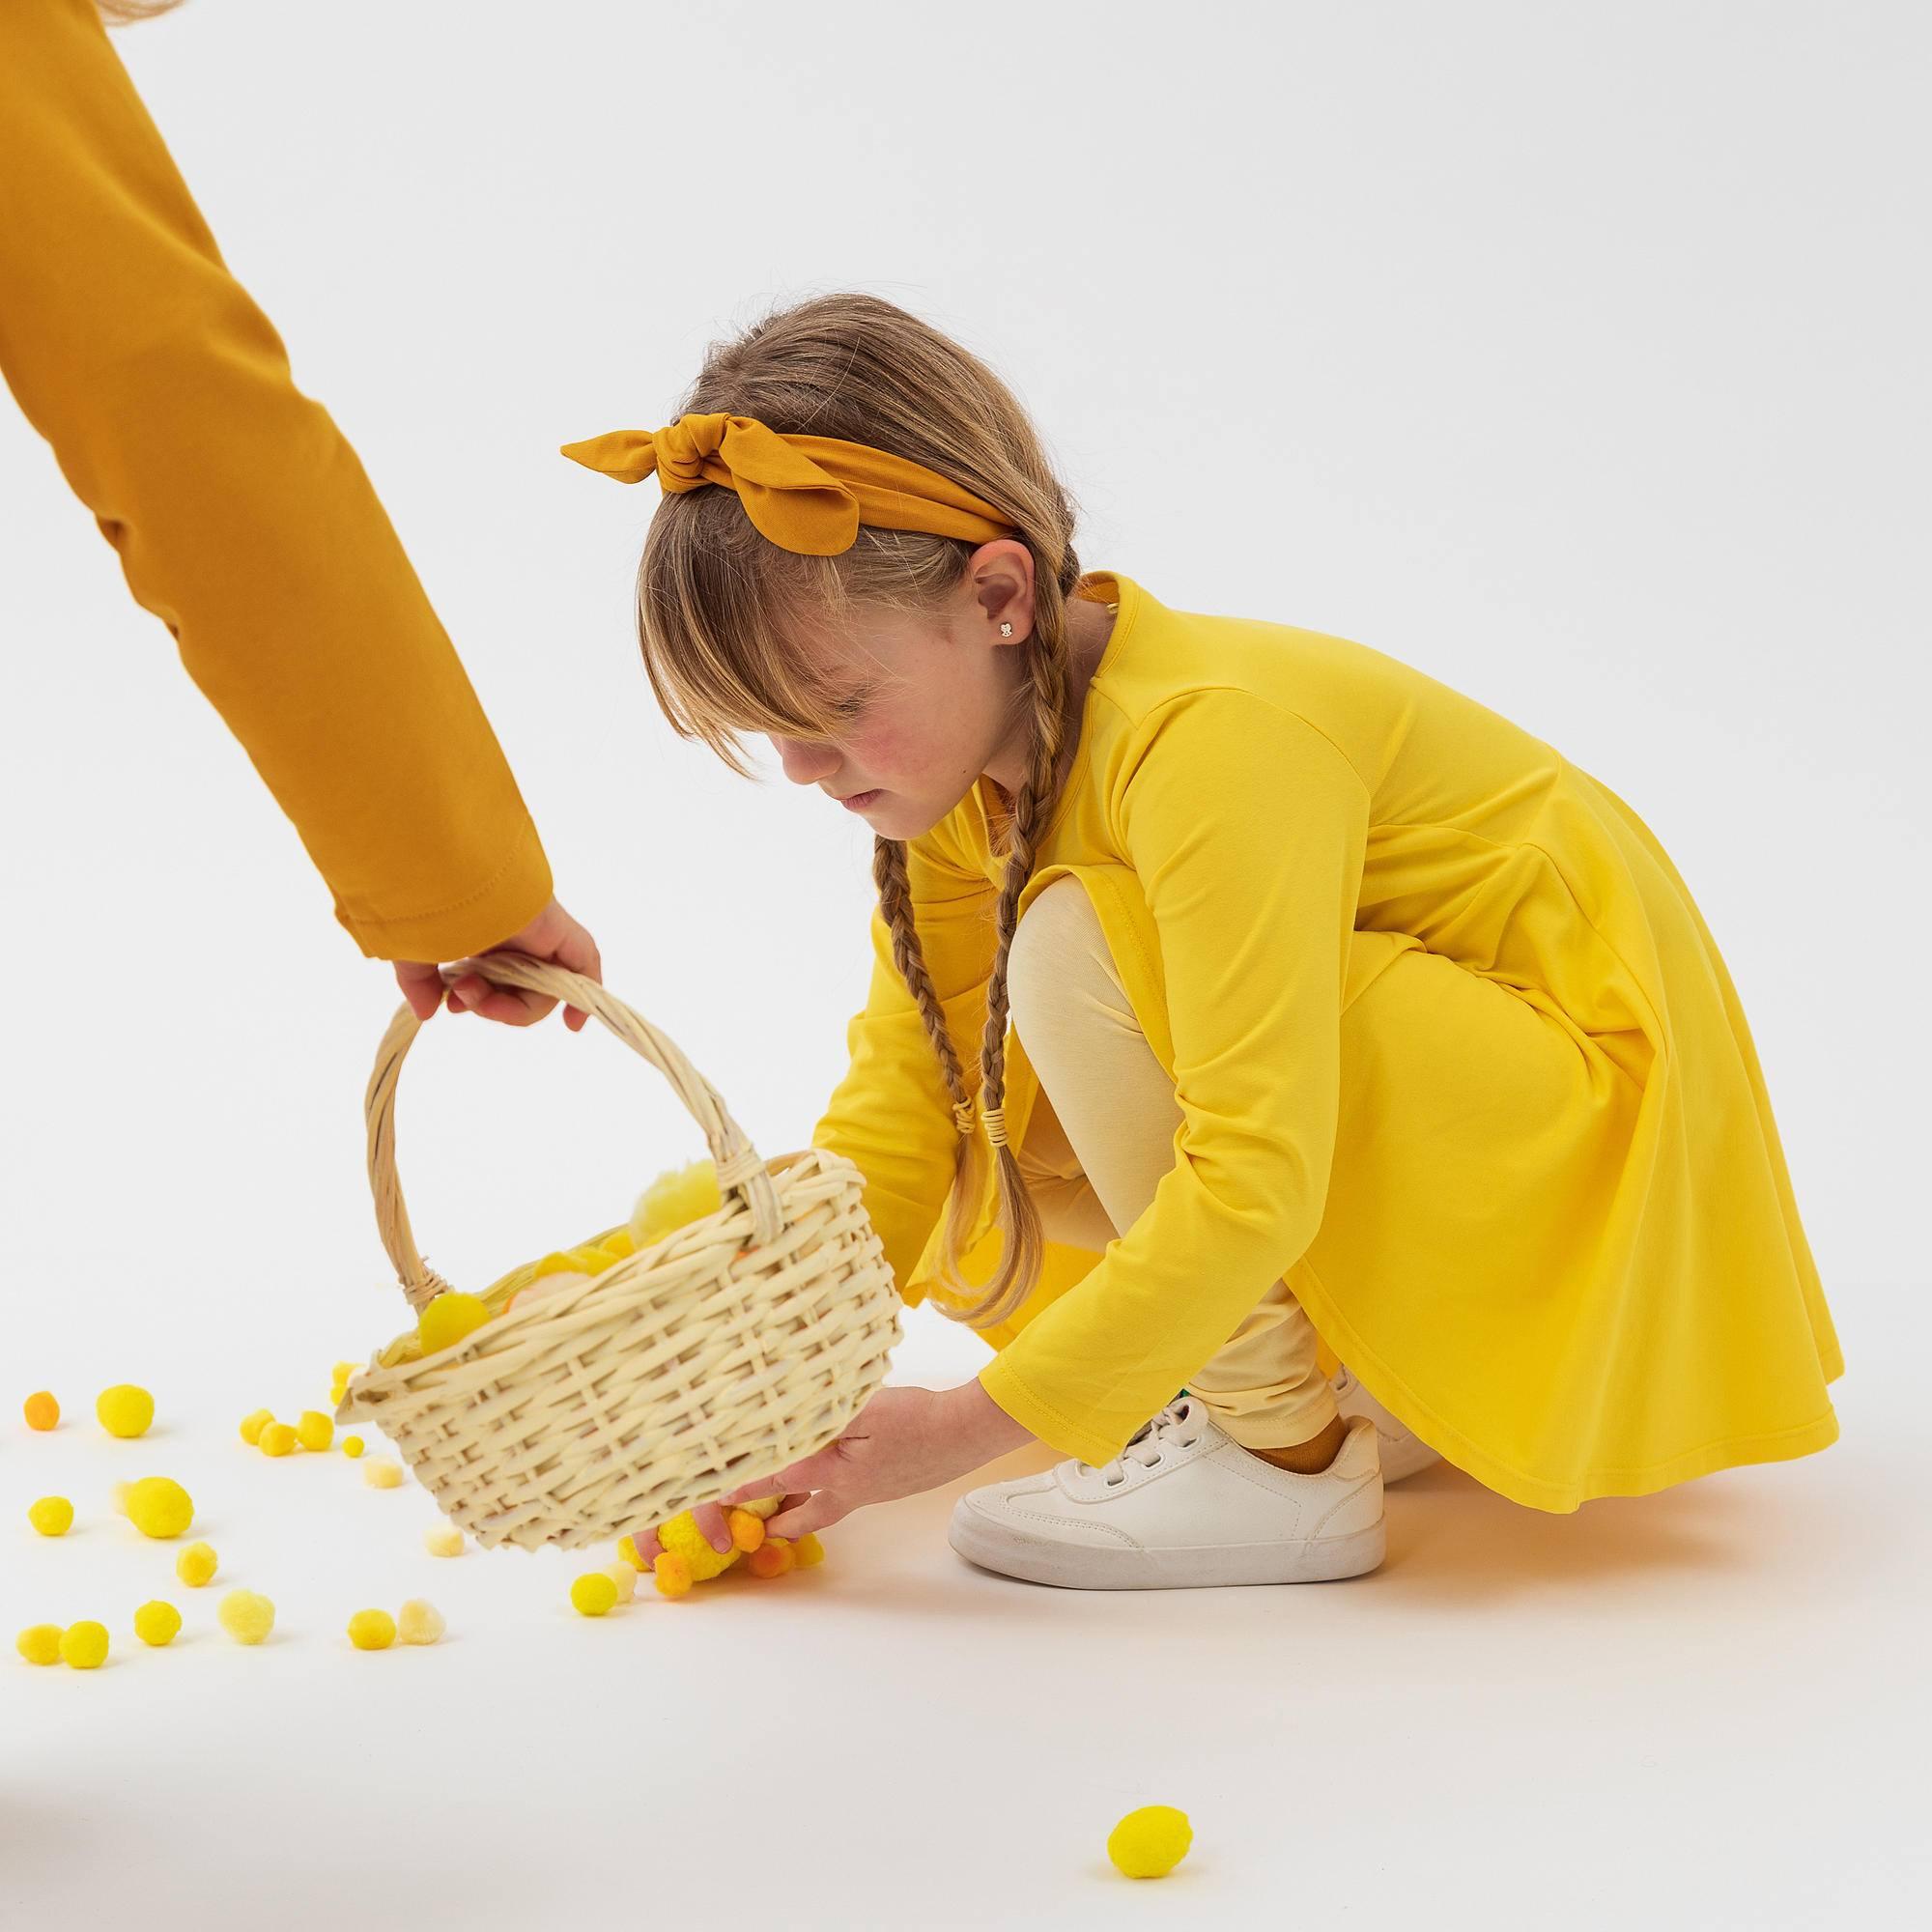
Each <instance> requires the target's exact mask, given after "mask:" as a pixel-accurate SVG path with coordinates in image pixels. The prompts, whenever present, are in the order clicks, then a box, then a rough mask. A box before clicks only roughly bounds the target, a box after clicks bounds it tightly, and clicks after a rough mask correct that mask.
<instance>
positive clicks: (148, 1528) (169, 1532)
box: [127, 1476, 194, 1543]
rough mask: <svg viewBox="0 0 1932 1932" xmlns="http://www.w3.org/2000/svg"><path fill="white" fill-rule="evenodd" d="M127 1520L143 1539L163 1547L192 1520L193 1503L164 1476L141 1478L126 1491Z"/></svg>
mask: <svg viewBox="0 0 1932 1932" xmlns="http://www.w3.org/2000/svg"><path fill="white" fill-rule="evenodd" d="M127 1510H128V1521H129V1522H131V1523H132V1524H133V1525H134V1527H135V1528H136V1529H138V1530H139V1531H140V1532H141V1534H142V1535H143V1536H152V1537H154V1538H155V1539H156V1542H161V1543H165V1542H166V1541H167V1540H168V1538H169V1537H171V1536H179V1535H180V1534H181V1533H182V1531H183V1530H185V1528H186V1527H187V1526H188V1524H189V1523H191V1522H192V1521H193V1520H194V1501H193V1498H192V1497H190V1496H189V1494H188V1492H186V1491H185V1489H183V1488H182V1486H181V1485H180V1484H179V1483H176V1482H171V1481H170V1480H169V1479H168V1478H167V1477H166V1476H143V1477H142V1478H141V1480H140V1481H139V1482H138V1483H135V1484H132V1485H131V1486H130V1487H129V1488H128V1501H127Z"/></svg>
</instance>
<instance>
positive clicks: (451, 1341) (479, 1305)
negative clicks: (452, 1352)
mask: <svg viewBox="0 0 1932 1932" xmlns="http://www.w3.org/2000/svg"><path fill="white" fill-rule="evenodd" d="M489 1319H490V1311H489V1309H488V1308H487V1307H486V1306H485V1305H484V1303H483V1301H482V1299H481V1297H480V1296H477V1295H474V1294H462V1293H458V1292H457V1291H456V1290H455V1289H450V1290H447V1291H446V1292H445V1293H441V1294H439V1295H438V1296H437V1298H436V1299H435V1300H434V1301H432V1302H431V1303H430V1305H429V1306H428V1307H427V1308H425V1309H424V1310H423V1312H422V1313H421V1315H419V1316H418V1317H417V1318H416V1340H417V1341H418V1342H419V1343H420V1344H421V1346H422V1351H423V1353H424V1354H425V1355H434V1354H436V1353H438V1352H439V1351H440V1350H443V1349H453V1348H455V1346H456V1345H457V1343H459V1342H460V1341H462V1340H463V1338H464V1337H465V1336H466V1335H468V1334H469V1333H470V1331H471V1330H472V1329H476V1328H480V1327H482V1325H483V1324H484V1322H486V1321H489Z"/></svg>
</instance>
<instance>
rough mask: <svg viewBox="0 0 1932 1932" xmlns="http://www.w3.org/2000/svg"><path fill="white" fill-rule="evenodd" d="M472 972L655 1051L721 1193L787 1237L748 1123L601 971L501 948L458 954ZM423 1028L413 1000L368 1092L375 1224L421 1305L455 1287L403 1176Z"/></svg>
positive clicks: (769, 1234) (392, 1029)
mask: <svg viewBox="0 0 1932 1932" xmlns="http://www.w3.org/2000/svg"><path fill="white" fill-rule="evenodd" d="M471 973H480V974H481V975H482V976H483V977H484V978H485V979H486V980H491V981H493V982H494V983H496V984H497V985H503V986H520V987H522V988H523V989H524V990H525V991H526V992H531V993H542V994H546V995H548V996H550V997H551V998H554V999H556V1000H558V1001H561V1002H564V1003H565V1004H567V1005H570V1006H573V1007H576V1008H579V1009H581V1010H582V1011H584V1012H588V1013H594V1014H595V1015H596V1016H597V1018H599V1019H600V1020H602V1021H603V1022H604V1024H605V1025H606V1026H607V1027H608V1028H609V1029H610V1030H611V1032H612V1033H613V1034H615V1035H616V1036H617V1037H618V1038H619V1039H621V1040H622V1041H623V1042H624V1044H625V1045H626V1046H628V1047H630V1048H631V1049H632V1051H633V1052H635V1053H639V1054H641V1055H642V1057H643V1058H644V1059H646V1060H648V1061H649V1062H650V1064H651V1065H653V1066H655V1067H656V1068H657V1069H658V1071H659V1072H660V1073H662V1074H663V1075H664V1076H665V1078H666V1079H667V1080H668V1081H669V1082H670V1084H671V1086H672V1088H673V1089H674V1090H675V1092H676V1094H677V1097H678V1098H679V1099H680V1100H681V1101H683V1102H684V1106H685V1110H686V1112H688V1113H689V1114H690V1115H691V1117H692V1119H693V1120H695V1121H696V1122H697V1124H698V1125H699V1126H700V1127H702V1128H703V1129H704V1138H705V1141H706V1142H707V1144H708V1145H709V1146H710V1149H711V1158H712V1160H713V1162H714V1163H715V1164H716V1165H717V1169H718V1188H719V1192H720V1194H721V1196H723V1197H724V1198H725V1199H726V1200H729V1199H730V1197H731V1196H732V1195H734V1194H735V1195H736V1196H738V1198H739V1199H740V1200H742V1201H743V1202H744V1203H745V1205H746V1207H747V1208H750V1209H751V1211H752V1226H753V1232H754V1234H755V1235H756V1237H757V1239H758V1241H759V1242H760V1243H763V1242H766V1241H773V1240H776V1239H777V1238H778V1236H779V1231H780V1229H781V1226H782V1221H783V1217H782V1215H781V1213H780V1210H779V1197H778V1189H777V1187H776V1186H775V1185H774V1184H773V1181H772V1177H771V1174H770V1173H769V1171H768V1170H767V1169H766V1167H765V1163H764V1161H763V1160H762V1159H761V1158H760V1157H759V1154H758V1151H757V1150H756V1149H755V1148H754V1147H753V1145H752V1143H751V1141H750V1139H749V1138H748V1137H747V1136H746V1133H745V1130H744V1128H742V1127H741V1126H739V1124H738V1122H736V1121H734V1120H733V1119H732V1118H731V1115H730V1113H729V1111H728V1110H727V1109H726V1107H725V1102H724V1101H723V1100H722V1099H720V1098H719V1096H718V1094H717V1092H716V1090H715V1089H714V1088H713V1087H712V1085H711V1083H710V1082H709V1081H708V1080H706V1079H705V1078H704V1076H703V1075H702V1074H701V1073H699V1072H698V1070H697V1069H696V1067H695V1066H693V1065H692V1064H691V1062H690V1061H688V1060H687V1059H686V1058H685V1057H684V1055H683V1053H681V1052H680V1051H679V1050H678V1048H677V1046H676V1045H675V1044H674V1043H673V1042H672V1041H671V1040H669V1039H668V1038H667V1037H665V1035H663V1034H661V1033H660V1032H659V1031H658V1030H657V1028H656V1027H654V1026H652V1025H651V1023H650V1022H649V1021H648V1020H646V1019H645V1018H643V1016H642V1015H641V1014H639V1013H637V1012H635V1011H633V1010H632V1009H631V1008H629V1007H627V1006H626V1005H625V1004H624V1003H623V1001H622V1000H620V999H618V998H616V997H615V995H613V994H611V993H610V992H607V991H606V990H605V988H604V987H603V986H601V985H599V984H598V983H597V981H596V980H586V979H585V978H584V977H583V976H582V974H580V973H572V972H569V971H567V970H566V969H565V968H563V967H561V966H554V965H552V964H550V962H549V961H547V960H543V959H533V958H531V957H530V956H529V955H528V954H527V953H524V952H492V953H489V954H487V955H486V956H484V957H481V958H472V959H464V960H459V961H458V962H456V963H455V964H454V965H450V966H445V967H444V968H443V969H442V980H443V984H444V985H445V986H453V985H455V984H456V982H457V981H458V980H462V979H463V978H465V977H466V976H467V975H469V974H471ZM421 1030H422V1022H421V1021H420V1020H418V1019H417V1018H416V1016H415V1013H414V1012H413V1010H412V1009H411V1008H410V1006H409V1005H408V1004H407V1002H406V1003H405V1004H404V1005H403V1006H402V1007H401V1008H400V1009H398V1011H397V1013H396V1016H395V1018H394V1019H392V1020H391V1021H390V1022H389V1030H388V1032H387V1033H385V1034H384V1036H383V1043H382V1045H381V1046H380V1047H379V1048H378V1049H377V1053H376V1067H375V1071H374V1072H373V1073H371V1074H370V1076H369V1089H368V1093H367V1094H366V1095H365V1097H364V1101H363V1112H364V1114H365V1115H366V1117H367V1120H368V1126H369V1187H370V1191H371V1192H372V1193H373V1194H374V1196H375V1198H376V1227H377V1230H378V1232H379V1233H380V1234H381V1235H382V1237H383V1246H384V1248H385V1249H386V1250H387V1251H388V1256H389V1260H390V1261H391V1262H392V1263H393V1264H395V1269H396V1279H397V1281H398V1282H399V1283H400V1284H401V1285H402V1290H403V1293H405V1294H406V1295H407V1296H408V1297H409V1301H410V1306H411V1307H412V1308H414V1309H417V1310H421V1309H423V1308H425V1307H427V1306H428V1304H429V1303H430V1301H432V1300H433V1299H434V1298H435V1297H436V1296H437V1295H439V1294H440V1293H442V1292H443V1290H444V1289H446V1288H447V1287H448V1286H449V1284H448V1282H446V1281H445V1280H444V1279H443V1278H442V1277H441V1276H440V1274H438V1273H437V1272H436V1270H435V1269H434V1268H432V1267H431V1266H430V1265H429V1264H427V1263H426V1262H425V1261H424V1260H423V1258H422V1256H421V1254H419V1253H418V1252H417V1249H416V1243H415V1236H414V1235H413V1234H412V1232H411V1229H410V1214H409V1209H408V1208H407V1207H405V1206H404V1203H403V1187H402V1182H401V1181H400V1180H399V1179H397V1176H396V1082H397V1079H398V1077H399V1076H400V1075H401V1073H402V1067H403V1057H404V1055H406V1054H407V1053H408V1052H409V1050H410V1043H411V1041H412V1040H413V1039H414V1038H415V1037H416V1035H417V1034H418V1033H419V1032H421Z"/></svg>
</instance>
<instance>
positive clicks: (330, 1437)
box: [296, 1408, 335, 1450]
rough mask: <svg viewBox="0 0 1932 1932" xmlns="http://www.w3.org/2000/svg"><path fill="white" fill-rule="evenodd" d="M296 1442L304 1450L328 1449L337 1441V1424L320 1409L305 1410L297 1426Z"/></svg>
mask: <svg viewBox="0 0 1932 1932" xmlns="http://www.w3.org/2000/svg"><path fill="white" fill-rule="evenodd" d="M296 1440H297V1441H298V1442H299V1443H300V1444H301V1446H302V1447H303V1448H304V1449H317V1450H321V1449H327V1447H328V1446H329V1444H330V1443H332V1442H333V1441H334V1440H335V1424H334V1423H332V1422H331V1421H330V1420H329V1419H328V1417H327V1416H326V1415H325V1414H323V1412H322V1410H321V1409H319V1408H305V1409H303V1410H302V1412H301V1419H300V1420H299V1421H298V1423H297V1424H296Z"/></svg>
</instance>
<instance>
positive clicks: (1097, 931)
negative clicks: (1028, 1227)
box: [1007, 878, 1336, 1449]
mask: <svg viewBox="0 0 1932 1932" xmlns="http://www.w3.org/2000/svg"><path fill="white" fill-rule="evenodd" d="M1007 986H1008V994H1009V1000H1010V1003H1011V1004H1010V1011H1011V1013H1012V1019H1013V1025H1014V1028H1015V1030H1016V1031H1017V1032H1018V1033H1019V1035H1020V1037H1022V1038H1023V1039H1024V1040H1025V1042H1026V1050H1027V1057H1028V1059H1029V1060H1030V1061H1031V1062H1032V1063H1033V1066H1034V1070H1035V1071H1036V1072H1037V1074H1038V1076H1039V1082H1040V1094H1039V1097H1038V1099H1037V1100H1036V1102H1035V1103H1034V1110H1033V1114H1032V1116H1031V1118H1030V1119H1029V1121H1028V1123H1027V1133H1026V1139H1025V1141H1024V1142H1023V1143H1022V1144H1021V1145H1020V1146H1018V1147H1017V1148H1016V1149H1015V1150H1014V1154H1015V1158H1016V1159H1017V1160H1018V1162H1019V1164H1020V1169H1021V1172H1022V1173H1023V1174H1024V1175H1025V1176H1026V1180H1027V1186H1028V1188H1029V1189H1030V1191H1031V1192H1032V1194H1033V1197H1034V1201H1035V1203H1036V1204H1037V1207H1038V1209H1039V1214H1040V1220H1041V1222H1042V1224H1043V1226H1044V1229H1045V1233H1046V1236H1047V1238H1048V1239H1049V1240H1054V1241H1065V1242H1066V1243H1068V1244H1070V1245H1072V1246H1075V1247H1083V1248H1092V1249H1094V1250H1096V1251H1097V1250H1099V1249H1102V1248H1104V1247H1106V1245H1107V1243H1108V1242H1109V1241H1111V1240H1113V1239H1114V1237H1115V1236H1116V1235H1117V1234H1118V1233H1120V1232H1121V1231H1122V1230H1124V1229H1127V1228H1130V1227H1132V1226H1133V1224H1134V1223H1135V1222H1136V1221H1137V1220H1138V1219H1139V1218H1140V1217H1141V1215H1142V1214H1143V1213H1144V1212H1145V1211H1146V1209H1147V1208H1148V1205H1149V1204H1150V1203H1151V1201H1152V1200H1153V1196H1154V1189H1155V1188H1156V1187H1157V1186H1158V1185H1159V1184H1160V1178H1161V1176H1162V1175H1163V1174H1165V1173H1166V1172H1167V1170H1168V1169H1169V1168H1170V1167H1172V1166H1173V1165H1174V1136H1175V1132H1176V1129H1177V1128H1179V1125H1180V1103H1179V1101H1178V1100H1177V1099H1176V1098H1175V1093H1174V1083H1173V1082H1172V1081H1171V1080H1169V1078H1168V1077H1167V1075H1166V1073H1165V1072H1163V1071H1162V1069H1161V1065H1160V1062H1159V1061H1158V1060H1157V1059H1156V1058H1155V1057H1154V1052H1153V1049H1152V1047H1151V1046H1150V1045H1149V1044H1148V1040H1147V1036H1146V1035H1145V1034H1144V1033H1142V1031H1141V1028H1140V1023H1139V1022H1138V1021H1137V1020H1136V1019H1135V1018H1134V1010H1133V1005H1132V1002H1131V1001H1130V1000H1129V999H1128V997H1127V992H1126V988H1125V986H1124V985H1123V984H1122V980H1121V976H1120V973H1119V971H1118V970H1117V969H1116V967H1115V965H1114V958H1113V954H1112V952H1110V951H1109V950H1108V947H1107V941H1106V935H1105V934H1104V933H1103V932H1102V931H1101V928H1100V921H1099V917H1098V915H1097V914H1096V913H1095V912H1094V906H1093V902H1092V900H1090V899H1089V898H1088V896H1087V894H1086V891H1085V889H1084V888H1083V887H1082V886H1081V884H1080V882H1079V881H1078V880H1077V879H1074V878H1063V879H1059V880H1056V881H1055V883H1054V884H1052V885H1051V886H1049V887H1048V888H1047V889H1046V890H1045V891H1044V892H1043V893H1041V894H1040V895H1039V896H1038V897H1037V899H1035V900H1034V902H1033V904H1032V905H1031V906H1029V907H1028V908H1027V911H1026V913H1025V915H1024V917H1023V918H1022V919H1021V921H1020V923H1019V928H1018V930H1017V931H1016V932H1015V933H1014V935H1013V944H1012V950H1011V952H1010V954H1009V959H1008V970H1007ZM1317 1347H1318V1342H1317V1338H1316V1333H1315V1328H1314V1325H1313V1324H1312V1323H1311V1322H1310V1321H1309V1320H1308V1317H1307V1316H1306V1315H1305V1314H1304V1313H1303V1312H1302V1308H1301V1304H1300V1303H1299V1302H1298V1301H1296V1300H1295V1298H1294V1296H1293V1294H1291V1293H1289V1289H1288V1284H1287V1283H1286V1282H1285V1281H1277V1282H1276V1283H1275V1284H1274V1285H1273V1286H1272V1287H1271V1288H1270V1289H1269V1290H1268V1292H1267V1293H1265V1294H1264V1295H1263V1296H1262V1298H1261V1300H1260V1301H1258V1302H1257V1303H1256V1304H1255V1306H1254V1307H1253V1308H1252V1309H1251V1310H1250V1311H1249V1312H1248V1314H1247V1315H1246V1316H1244V1317H1243V1318H1242V1320H1241V1322H1240V1325H1239V1326H1238V1327H1236V1330H1235V1332H1234V1334H1233V1335H1231V1336H1230V1337H1229V1338H1228V1341H1227V1344H1226V1346H1225V1347H1223V1348H1222V1349H1221V1350H1219V1351H1218V1352H1217V1353H1216V1354H1215V1355H1214V1357H1213V1359H1212V1360H1211V1361H1209V1362H1208V1363H1207V1365H1206V1366H1205V1367H1203V1368H1202V1369H1201V1370H1199V1371H1198V1372H1197V1373H1196V1374H1195V1375H1193V1376H1191V1377H1189V1378H1188V1382H1187V1387H1188V1391H1189V1393H1190V1394H1193V1395H1196V1396H1198V1397H1200V1399H1201V1400H1202V1401H1203V1402H1204V1403H1206V1404H1207V1406H1208V1408H1209V1409H1210V1410H1212V1411H1213V1415H1214V1419H1215V1421H1216V1422H1218V1423H1219V1424H1220V1426H1221V1427H1222V1428H1223V1429H1224V1430H1226V1431H1227V1433H1228V1434H1229V1435H1232V1436H1233V1437H1234V1438H1235V1440H1236V1442H1239V1443H1241V1444H1242V1445H1243V1446H1244V1447H1246V1448H1250V1449H1281V1448H1287V1447H1288V1446H1290V1445H1291V1444H1293V1443H1297V1442H1306V1441H1308V1440H1309V1439H1310V1438H1311V1437H1313V1436H1316V1435H1321V1432H1322V1430H1324V1429H1325V1428H1326V1427H1327V1426H1328V1424H1329V1423H1330V1422H1332V1421H1333V1420H1334V1418H1335V1414H1336V1408H1335V1392H1334V1390H1333V1389H1332V1388H1331V1387H1330V1385H1329V1382H1328V1378H1326V1377H1325V1376H1324V1375H1322V1374H1321V1370H1320V1368H1319V1366H1318V1365H1317V1361H1316V1350H1317Z"/></svg>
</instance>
